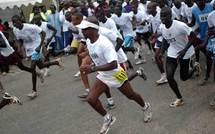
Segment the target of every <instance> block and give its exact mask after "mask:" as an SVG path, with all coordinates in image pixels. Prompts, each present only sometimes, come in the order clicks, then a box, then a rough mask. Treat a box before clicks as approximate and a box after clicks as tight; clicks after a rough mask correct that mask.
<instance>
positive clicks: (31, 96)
mask: <svg viewBox="0 0 215 134" xmlns="http://www.w3.org/2000/svg"><path fill="white" fill-rule="evenodd" d="M37 96H38V93H37V92H34V91H33V92H31V93H29V94H28V97H29V98H31V99H34V98H36V97H37Z"/></svg>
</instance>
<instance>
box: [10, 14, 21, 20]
mask: <svg viewBox="0 0 215 134" xmlns="http://www.w3.org/2000/svg"><path fill="white" fill-rule="evenodd" d="M11 19H12V20H20V21H21V20H22V19H21V17H20V16H19V15H14V16H12V18H11Z"/></svg>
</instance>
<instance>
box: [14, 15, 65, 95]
mask: <svg viewBox="0 0 215 134" xmlns="http://www.w3.org/2000/svg"><path fill="white" fill-rule="evenodd" d="M12 22H13V25H14V34H15V36H16V38H17V41H19V40H20V39H21V40H23V44H22V45H24V48H25V50H26V55H27V57H31V69H32V83H33V88H32V93H30V94H28V97H30V98H35V97H37V96H38V92H37V89H36V82H37V77H36V66H38V67H39V69H42V68H45V67H49V66H52V65H57V66H59V67H60V68H63V65H62V61H61V59H60V58H58V59H56V60H55V61H53V62H43V61H42V58H43V55H42V54H41V48H42V47H43V43H44V39H45V32H43V31H42V29H41V28H39V27H38V26H36V25H32V24H25V23H24V24H23V23H22V21H21V19H20V17H19V16H18V15H15V16H13V17H12Z"/></svg>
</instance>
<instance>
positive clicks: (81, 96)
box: [78, 92, 89, 99]
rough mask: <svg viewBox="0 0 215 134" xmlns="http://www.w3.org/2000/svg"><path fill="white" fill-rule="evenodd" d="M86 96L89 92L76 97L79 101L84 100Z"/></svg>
mask: <svg viewBox="0 0 215 134" xmlns="http://www.w3.org/2000/svg"><path fill="white" fill-rule="evenodd" d="M88 94H89V92H85V93H83V94H81V95H78V97H79V98H81V99H86V98H87V96H88Z"/></svg>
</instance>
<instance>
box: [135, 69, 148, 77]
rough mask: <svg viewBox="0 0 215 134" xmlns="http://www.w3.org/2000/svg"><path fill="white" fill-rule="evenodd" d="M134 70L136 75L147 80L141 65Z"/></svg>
mask: <svg viewBox="0 0 215 134" xmlns="http://www.w3.org/2000/svg"><path fill="white" fill-rule="evenodd" d="M136 72H137V74H138V76H140V77H141V78H143V80H147V76H146V74H145V72H144V69H143V68H142V67H139V69H138V70H137V71H136Z"/></svg>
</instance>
